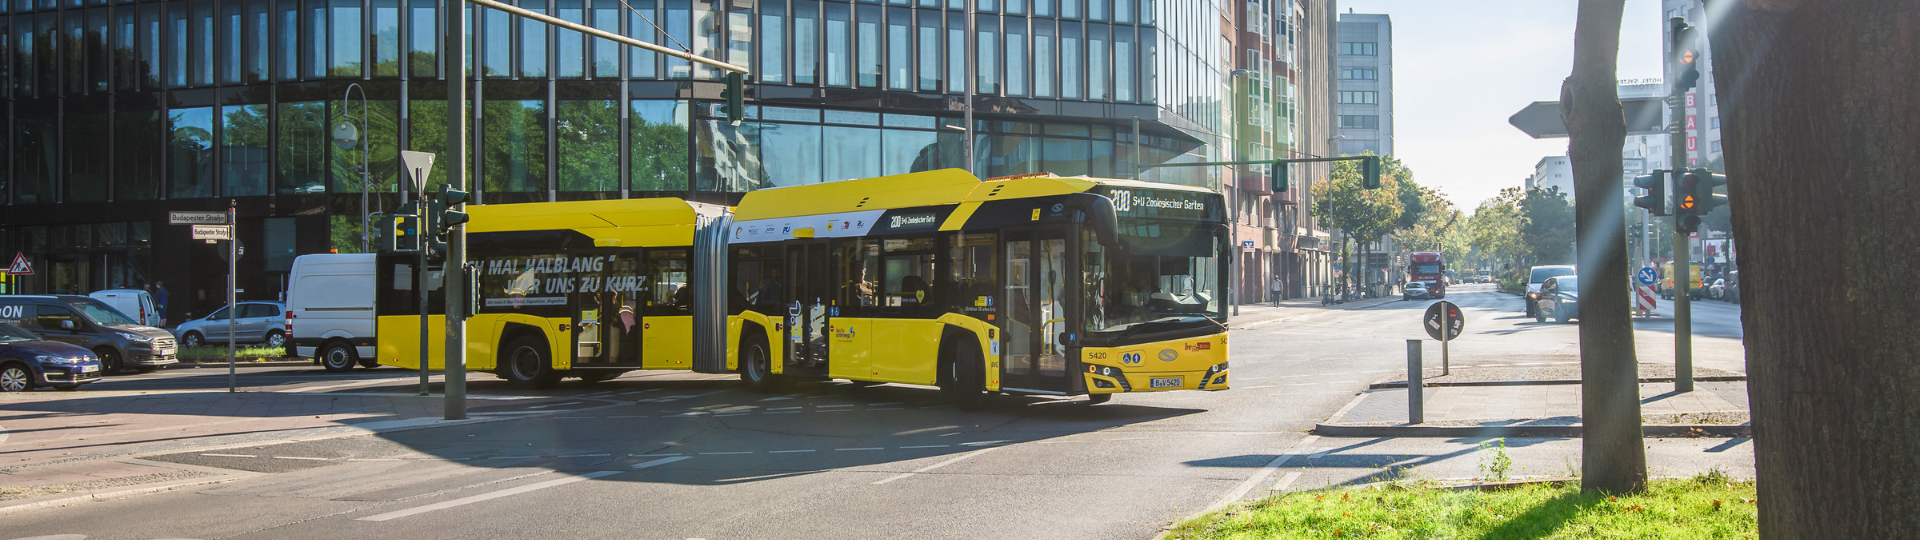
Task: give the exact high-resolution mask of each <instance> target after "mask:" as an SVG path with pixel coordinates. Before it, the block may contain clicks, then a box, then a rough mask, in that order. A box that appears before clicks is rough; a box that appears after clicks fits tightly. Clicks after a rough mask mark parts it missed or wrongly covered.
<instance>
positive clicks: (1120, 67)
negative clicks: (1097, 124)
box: [1113, 3, 1134, 101]
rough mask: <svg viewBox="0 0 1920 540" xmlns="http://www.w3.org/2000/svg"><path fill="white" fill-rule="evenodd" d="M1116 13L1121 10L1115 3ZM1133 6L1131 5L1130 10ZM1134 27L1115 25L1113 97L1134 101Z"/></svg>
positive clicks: (1119, 12)
mask: <svg viewBox="0 0 1920 540" xmlns="http://www.w3.org/2000/svg"><path fill="white" fill-rule="evenodd" d="M1114 9H1115V10H1116V11H1114V12H1113V13H1114V15H1115V16H1118V15H1119V14H1121V13H1127V12H1128V11H1120V5H1119V4H1118V3H1115V5H1114ZM1131 9H1132V8H1131V7H1129V8H1128V10H1131ZM1133 62H1134V60H1133V27H1131V26H1115V27H1113V99H1114V100H1115V101H1133Z"/></svg>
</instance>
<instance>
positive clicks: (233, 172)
mask: <svg viewBox="0 0 1920 540" xmlns="http://www.w3.org/2000/svg"><path fill="white" fill-rule="evenodd" d="M220 113H221V115H220V116H221V126H220V139H221V141H220V177H221V180H222V184H224V185H225V186H226V188H225V189H224V190H222V193H223V194H225V195H226V196H229V197H245V196H249V195H266V194H267V154H268V152H269V150H268V147H267V106H266V105H227V106H224V107H221V109H220Z"/></svg>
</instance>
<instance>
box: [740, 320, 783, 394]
mask: <svg viewBox="0 0 1920 540" xmlns="http://www.w3.org/2000/svg"><path fill="white" fill-rule="evenodd" d="M740 381H741V382H744V383H747V389H749V390H753V391H755V392H759V393H762V394H766V393H772V392H773V391H774V390H777V389H778V387H779V385H780V376H779V375H775V374H774V373H773V355H772V354H769V353H768V352H767V338H766V336H762V335H759V334H753V335H751V336H748V337H747V339H746V340H745V342H744V343H741V344H740Z"/></svg>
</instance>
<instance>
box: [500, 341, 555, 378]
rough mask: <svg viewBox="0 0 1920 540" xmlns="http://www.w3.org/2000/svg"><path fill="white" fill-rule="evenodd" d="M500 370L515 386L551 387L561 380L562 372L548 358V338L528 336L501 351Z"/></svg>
mask: <svg viewBox="0 0 1920 540" xmlns="http://www.w3.org/2000/svg"><path fill="white" fill-rule="evenodd" d="M500 356H501V358H500V366H501V367H500V371H501V375H504V376H506V379H507V385H508V386H512V387H515V388H549V387H552V386H553V385H555V384H558V383H559V382H560V372H559V371H558V370H555V369H553V361H552V360H551V359H549V358H548V356H549V354H548V352H547V340H544V339H540V338H537V337H532V336H526V337H520V338H516V339H514V340H513V342H512V343H510V344H508V345H507V348H506V350H504V351H501V355H500Z"/></svg>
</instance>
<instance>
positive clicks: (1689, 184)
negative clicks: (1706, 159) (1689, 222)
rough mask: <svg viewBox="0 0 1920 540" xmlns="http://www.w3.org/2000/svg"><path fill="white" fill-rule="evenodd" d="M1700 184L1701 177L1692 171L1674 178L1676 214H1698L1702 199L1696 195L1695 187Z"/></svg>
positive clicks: (1674, 208) (1674, 206)
mask: <svg viewBox="0 0 1920 540" xmlns="http://www.w3.org/2000/svg"><path fill="white" fill-rule="evenodd" d="M1699 184H1700V177H1699V176H1695V175H1693V174H1691V173H1688V174H1681V175H1680V177H1679V178H1676V179H1674V181H1673V215H1676V216H1692V215H1698V212H1696V210H1698V209H1699V208H1700V199H1699V197H1697V196H1695V195H1694V189H1695V186H1697V185H1699Z"/></svg>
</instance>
